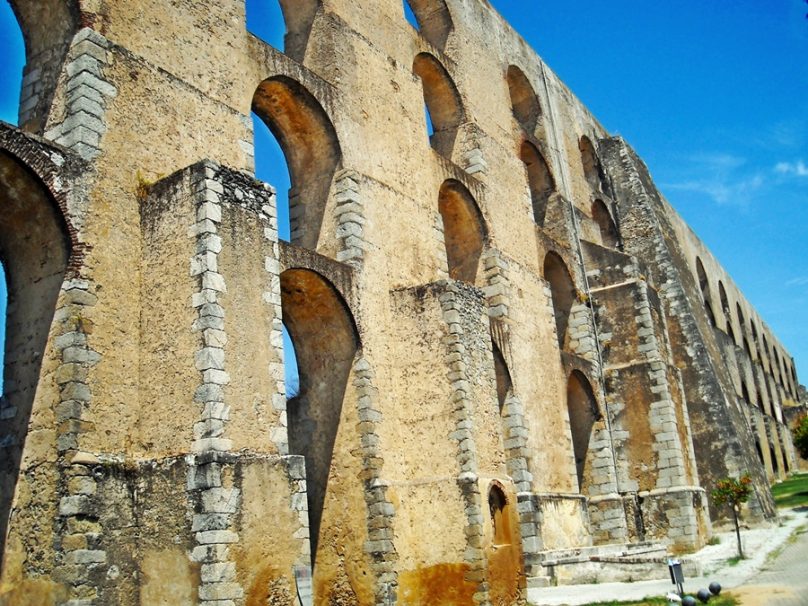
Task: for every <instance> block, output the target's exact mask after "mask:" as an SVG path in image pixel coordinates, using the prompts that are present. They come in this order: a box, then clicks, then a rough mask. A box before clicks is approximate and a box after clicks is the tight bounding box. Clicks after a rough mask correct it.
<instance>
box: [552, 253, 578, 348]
mask: <svg viewBox="0 0 808 606" xmlns="http://www.w3.org/2000/svg"><path fill="white" fill-rule="evenodd" d="M544 279H545V280H547V282H548V283H549V284H550V292H551V294H552V299H553V312H554V315H555V323H556V334H557V335H558V347H559V349H561V350H564V347H565V343H566V338H567V326H568V325H569V317H570V310H571V309H572V306H573V304H574V303H575V299H576V294H577V291H576V288H575V283H574V282H573V280H572V276H571V275H570V272H569V270H568V269H567V265H566V264H565V263H564V260H563V259H562V258H561V257H560V256H559V255H558V254H557V253H554V252H548V253H547V256H545V257H544Z"/></svg>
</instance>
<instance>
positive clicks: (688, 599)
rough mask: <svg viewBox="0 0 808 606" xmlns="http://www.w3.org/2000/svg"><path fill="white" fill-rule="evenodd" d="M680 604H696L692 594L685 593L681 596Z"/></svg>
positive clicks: (688, 605)
mask: <svg viewBox="0 0 808 606" xmlns="http://www.w3.org/2000/svg"><path fill="white" fill-rule="evenodd" d="M682 606H696V598H694V597H693V596H692V595H686V596H685V597H683V598H682Z"/></svg>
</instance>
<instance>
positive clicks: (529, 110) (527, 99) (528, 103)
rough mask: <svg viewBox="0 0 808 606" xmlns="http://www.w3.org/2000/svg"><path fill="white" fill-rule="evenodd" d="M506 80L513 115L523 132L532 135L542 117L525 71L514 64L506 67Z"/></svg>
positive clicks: (534, 92)
mask: <svg viewBox="0 0 808 606" xmlns="http://www.w3.org/2000/svg"><path fill="white" fill-rule="evenodd" d="M506 80H507V82H508V93H509V94H510V97H511V110H512V111H513V117H514V118H515V119H516V122H517V123H518V124H519V126H521V127H522V130H523V131H524V132H525V133H527V134H528V135H532V134H533V133H534V132H535V130H536V126H537V125H538V123H539V120H540V119H541V117H542V109H541V104H540V103H539V98H538V96H536V91H535V90H533V86H532V85H531V84H530V80H528V78H527V76H526V75H525V73H524V72H523V71H522V70H521V69H519V68H518V67H516V66H515V65H511V66H509V67H508V71H507V73H506Z"/></svg>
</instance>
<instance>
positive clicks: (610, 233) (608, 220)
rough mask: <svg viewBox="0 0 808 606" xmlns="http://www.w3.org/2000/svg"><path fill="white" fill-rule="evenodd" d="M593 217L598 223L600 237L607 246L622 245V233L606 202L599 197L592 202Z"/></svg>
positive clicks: (615, 246)
mask: <svg viewBox="0 0 808 606" xmlns="http://www.w3.org/2000/svg"><path fill="white" fill-rule="evenodd" d="M592 218H593V219H594V220H595V223H597V224H598V229H599V230H600V239H601V241H602V242H603V245H604V246H605V247H607V248H619V247H620V233H619V232H618V230H617V225H616V224H615V222H614V218H613V217H612V213H611V212H610V211H609V208H608V207H607V206H606V203H605V202H604V201H603V200H601V199H600V198H598V199H597V200H595V201H594V202H593V203H592Z"/></svg>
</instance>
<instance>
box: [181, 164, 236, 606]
mask: <svg viewBox="0 0 808 606" xmlns="http://www.w3.org/2000/svg"><path fill="white" fill-rule="evenodd" d="M216 176H217V175H216V168H215V166H214V165H211V164H202V165H200V166H199V167H198V170H197V171H196V172H195V174H194V180H193V185H192V187H193V194H194V197H195V202H196V223H195V224H194V225H193V226H192V227H191V228H190V230H189V235H190V237H191V238H193V239H194V240H195V242H196V255H195V256H194V257H192V258H191V262H190V272H191V276H194V277H196V278H197V279H198V285H199V290H198V292H197V293H195V294H194V296H193V301H192V305H193V306H194V307H195V308H196V310H197V314H198V315H197V319H196V321H195V322H194V326H193V330H194V332H196V333H198V334H199V335H200V337H201V338H200V346H199V349H198V350H197V352H196V354H195V357H194V361H195V365H196V369H197V370H198V371H199V372H200V374H201V383H200V385H199V387H198V388H197V391H196V395H195V397H194V399H195V401H196V402H197V403H198V404H199V405H200V406H201V408H202V411H201V414H200V417H199V420H198V421H197V423H196V424H195V425H194V442H193V444H192V451H193V453H194V454H193V455H189V456H188V490H189V492H190V495H189V496H190V497H191V499H192V501H193V502H194V512H195V513H194V517H193V524H192V531H193V532H194V533H195V534H194V538H195V540H196V547H194V549H193V551H192V553H191V559H192V560H193V561H194V562H198V563H200V564H201V581H202V583H201V584H200V586H199V603H200V605H201V606H221V605H222V604H228V603H229V604H235V601H236V600H241V599H242V598H243V597H244V590H243V589H242V587H241V586H240V585H239V583H238V582H237V580H236V567H235V564H234V563H233V562H232V561H231V560H230V557H229V546H230V545H232V544H233V543H237V542H238V540H239V536H238V533H236V532H234V530H233V527H234V524H233V522H234V517H235V516H236V515H237V514H238V512H239V510H240V505H241V491H240V490H239V489H237V488H227V487H225V486H224V485H223V481H222V480H223V478H222V463H221V461H220V455H221V454H222V453H226V452H227V451H229V450H230V448H231V447H232V442H231V441H230V440H228V439H227V438H226V437H225V425H226V423H227V421H228V420H229V418H230V406H229V404H228V403H227V402H226V398H225V388H226V386H227V385H228V384H229V383H230V377H229V375H228V374H227V372H226V370H225V351H224V346H225V345H226V343H227V332H226V330H225V313H224V308H223V307H222V305H221V297H222V295H223V294H225V293H226V292H227V285H226V284H225V280H224V277H223V276H222V274H220V273H219V271H218V256H219V253H220V252H221V250H222V240H221V238H220V236H219V235H218V234H219V226H220V224H221V221H222V204H221V202H222V199H221V197H222V194H223V193H224V187H223V185H222V183H221V181H219V180H217V178H216Z"/></svg>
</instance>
